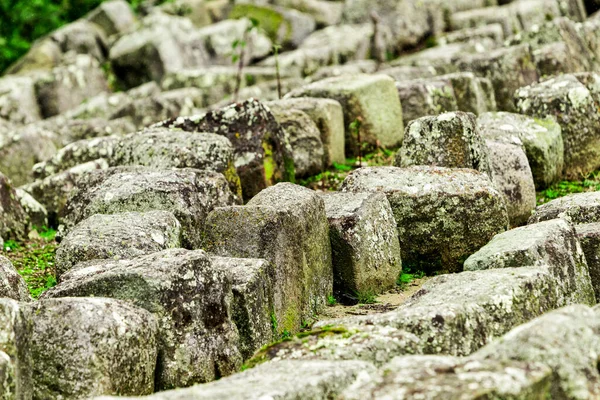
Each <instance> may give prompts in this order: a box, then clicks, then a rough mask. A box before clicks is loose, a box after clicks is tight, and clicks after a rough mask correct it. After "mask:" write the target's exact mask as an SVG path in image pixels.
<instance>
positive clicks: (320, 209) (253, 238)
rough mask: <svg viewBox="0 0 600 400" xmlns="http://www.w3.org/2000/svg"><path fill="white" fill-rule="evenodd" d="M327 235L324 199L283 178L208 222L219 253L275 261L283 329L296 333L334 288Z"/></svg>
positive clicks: (210, 242)
mask: <svg viewBox="0 0 600 400" xmlns="http://www.w3.org/2000/svg"><path fill="white" fill-rule="evenodd" d="M328 235H329V225H328V223H327V217H326V215H325V205H324V203H323V200H322V199H321V198H320V197H319V196H318V195H317V194H316V193H315V192H313V191H311V190H309V189H306V188H303V187H300V186H296V185H293V184H290V183H279V184H277V185H275V186H272V187H270V188H268V189H265V190H263V191H262V192H261V193H259V194H258V195H257V196H255V197H254V198H253V199H252V200H251V201H250V202H248V205H246V206H243V207H226V208H217V209H215V210H214V211H213V212H212V213H211V214H210V215H209V217H208V219H207V221H206V235H205V248H206V249H207V251H209V252H211V253H214V254H216V255H219V256H225V257H239V258H264V259H266V260H268V261H270V262H272V263H273V265H274V268H275V279H274V282H275V288H274V304H275V318H276V320H277V329H276V330H277V333H278V334H280V333H283V332H285V331H287V332H297V331H298V330H299V329H300V328H301V326H302V322H303V321H307V320H308V319H309V318H310V317H311V315H313V314H314V313H315V312H317V313H318V312H319V310H320V309H321V308H322V307H323V306H324V305H325V304H326V302H327V296H330V295H331V294H332V293H333V268H332V264H331V245H330V243H329V236H328Z"/></svg>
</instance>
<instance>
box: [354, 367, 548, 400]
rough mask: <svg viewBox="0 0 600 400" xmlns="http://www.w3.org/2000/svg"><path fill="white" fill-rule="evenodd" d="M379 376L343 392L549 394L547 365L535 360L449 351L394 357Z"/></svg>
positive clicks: (358, 395) (372, 395) (384, 395)
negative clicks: (468, 355)
mask: <svg viewBox="0 0 600 400" xmlns="http://www.w3.org/2000/svg"><path fill="white" fill-rule="evenodd" d="M380 374H381V375H380V376H377V377H376V378H375V379H373V380H370V381H366V380H365V381H362V382H360V384H358V385H355V386H353V387H351V388H349V389H347V390H346V391H345V392H343V394H342V396H343V398H344V399H348V400H360V399H367V398H368V399H409V398H419V399H431V400H433V399H441V398H446V399H464V400H466V399H476V398H499V399H514V398H523V399H534V398H544V397H551V395H552V393H551V390H550V386H551V382H552V370H551V369H550V368H549V367H547V366H545V365H543V364H541V363H535V362H519V361H517V360H515V361H513V360H509V361H503V362H497V361H495V360H474V359H472V358H456V357H449V356H405V357H396V358H394V359H393V360H392V361H390V362H389V363H388V364H386V365H385V366H383V367H382V368H381V370H380Z"/></svg>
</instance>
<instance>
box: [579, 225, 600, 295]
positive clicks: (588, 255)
mask: <svg viewBox="0 0 600 400" xmlns="http://www.w3.org/2000/svg"><path fill="white" fill-rule="evenodd" d="M575 230H576V231H577V237H578V238H579V242H580V243H581V248H582V249H583V253H584V254H585V260H586V261H587V265H588V271H589V273H590V279H591V281H592V286H593V287H594V293H595V294H596V299H600V224H599V223H597V222H592V223H589V224H579V225H575Z"/></svg>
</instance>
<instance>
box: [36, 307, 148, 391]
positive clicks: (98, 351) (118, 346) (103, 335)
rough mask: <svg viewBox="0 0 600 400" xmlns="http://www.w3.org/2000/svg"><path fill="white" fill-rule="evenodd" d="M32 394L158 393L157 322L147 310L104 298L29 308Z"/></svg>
mask: <svg viewBox="0 0 600 400" xmlns="http://www.w3.org/2000/svg"><path fill="white" fill-rule="evenodd" d="M30 310H31V314H32V319H33V330H32V336H31V358H32V360H33V362H32V365H31V368H33V382H34V385H33V398H35V399H76V398H82V397H85V398H88V397H90V396H97V395H111V394H114V395H116V394H123V395H143V394H150V393H152V392H153V387H154V368H155V365H156V357H157V350H156V348H157V346H156V339H157V338H156V336H157V330H158V324H157V321H156V319H155V318H154V316H153V315H152V314H150V313H149V312H148V311H146V310H143V309H141V308H138V307H135V306H132V305H130V304H127V303H125V302H121V301H117V300H113V299H102V298H94V299H92V298H64V299H44V300H42V301H38V302H36V303H32V305H31V306H30Z"/></svg>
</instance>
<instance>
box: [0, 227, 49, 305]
mask: <svg viewBox="0 0 600 400" xmlns="http://www.w3.org/2000/svg"><path fill="white" fill-rule="evenodd" d="M35 232H37V231H35ZM39 232H40V233H38V234H37V235H36V234H33V235H30V236H31V239H30V240H29V241H27V242H15V241H12V240H9V241H7V242H5V243H4V248H3V249H2V251H1V252H0V254H1V255H3V256H4V257H6V258H8V259H9V260H10V261H11V262H12V264H13V265H14V267H15V268H16V269H17V271H18V272H19V274H21V276H22V277H23V278H24V279H25V282H26V283H27V287H28V288H29V292H30V293H31V296H32V297H33V298H34V299H37V298H38V297H39V296H40V295H41V294H42V293H44V292H45V291H46V290H48V289H50V288H51V287H53V286H55V285H56V276H55V270H54V258H55V254H56V248H57V243H56V241H55V240H54V237H55V235H56V231H54V230H52V229H40V230H39Z"/></svg>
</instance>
